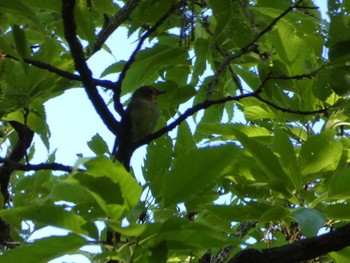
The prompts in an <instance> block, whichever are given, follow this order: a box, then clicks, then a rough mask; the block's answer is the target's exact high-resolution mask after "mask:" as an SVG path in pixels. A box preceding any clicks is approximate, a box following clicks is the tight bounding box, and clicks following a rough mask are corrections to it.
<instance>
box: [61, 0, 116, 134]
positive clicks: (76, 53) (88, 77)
mask: <svg viewBox="0 0 350 263" xmlns="http://www.w3.org/2000/svg"><path fill="white" fill-rule="evenodd" d="M75 2H76V1H75V0H62V19H63V27H64V36H65V38H66V40H67V43H68V45H69V48H70V51H71V55H72V57H73V60H74V64H75V68H76V70H77V71H78V72H79V74H80V77H81V80H82V83H83V85H84V88H85V91H86V93H87V95H88V97H89V99H90V101H91V102H92V104H93V106H94V107H95V110H96V112H97V113H98V114H99V115H100V117H101V119H102V121H103V122H104V124H105V125H106V126H107V128H108V129H109V130H110V131H111V132H112V133H113V134H114V135H117V134H118V133H119V130H120V123H119V122H117V120H116V119H115V118H114V116H113V114H112V113H111V112H110V111H109V109H108V108H107V106H106V104H105V102H104V101H103V99H102V97H101V96H100V94H99V93H98V90H97V87H96V85H95V83H94V81H93V79H92V73H91V70H90V69H89V67H88V66H87V64H86V60H85V56H84V52H83V47H82V45H81V43H80V42H79V41H78V39H77V35H76V32H77V27H76V24H75V20H74V9H75Z"/></svg>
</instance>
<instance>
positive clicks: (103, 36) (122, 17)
mask: <svg viewBox="0 0 350 263" xmlns="http://www.w3.org/2000/svg"><path fill="white" fill-rule="evenodd" d="M139 2H140V0H129V1H128V2H126V4H125V5H124V6H123V7H122V8H121V9H120V10H119V11H118V13H116V14H115V16H114V17H113V18H111V19H110V20H109V21H108V23H107V24H106V25H104V27H103V28H102V29H101V31H100V32H99V33H98V34H97V39H96V41H95V43H94V47H93V49H92V51H91V52H90V55H92V54H94V53H96V52H97V51H99V50H100V49H101V47H102V46H103V44H104V43H105V41H106V40H107V38H108V37H109V36H110V35H111V34H112V33H113V32H114V31H115V30H116V29H117V28H118V27H119V26H120V25H121V24H122V23H123V22H124V21H126V20H127V19H128V18H129V16H130V14H131V13H132V11H134V9H135V8H136V7H137V4H138V3H139Z"/></svg>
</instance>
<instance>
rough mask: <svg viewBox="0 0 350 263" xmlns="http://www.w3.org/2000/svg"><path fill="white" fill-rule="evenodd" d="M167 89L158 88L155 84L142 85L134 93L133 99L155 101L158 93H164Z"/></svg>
mask: <svg viewBox="0 0 350 263" xmlns="http://www.w3.org/2000/svg"><path fill="white" fill-rule="evenodd" d="M164 92H165V91H160V90H157V89H156V88H155V87H153V86H142V87H140V88H138V89H137V90H135V92H134V93H133V94H132V99H145V100H150V101H155V100H156V99H157V97H158V95H160V94H163V93H164Z"/></svg>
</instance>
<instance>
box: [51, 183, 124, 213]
mask: <svg viewBox="0 0 350 263" xmlns="http://www.w3.org/2000/svg"><path fill="white" fill-rule="evenodd" d="M48 199H50V200H53V201H68V202H72V203H74V204H77V205H81V204H89V205H92V206H96V205H97V206H99V208H100V209H101V210H102V211H103V212H104V214H102V215H101V216H106V215H109V214H110V213H112V212H111V211H110V210H109V208H108V206H107V204H106V202H105V201H104V200H103V199H102V198H101V197H100V196H99V195H98V194H96V193H95V192H93V191H91V190H90V189H88V187H85V186H82V185H81V184H80V183H79V181H78V180H76V179H73V178H68V179H66V180H62V181H60V182H59V183H58V184H57V185H55V187H54V188H53V189H52V191H51V194H50V195H49V196H48ZM122 213H123V209H122V207H120V208H119V211H117V212H116V211H113V215H114V216H116V218H118V217H117V216H119V217H120V216H121V215H122Z"/></svg>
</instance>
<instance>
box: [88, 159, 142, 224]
mask: <svg viewBox="0 0 350 263" xmlns="http://www.w3.org/2000/svg"><path fill="white" fill-rule="evenodd" d="M85 166H86V167H87V173H88V174H90V175H92V176H95V177H107V178H109V179H110V180H111V181H112V182H114V183H117V184H118V185H119V188H120V192H121V195H122V197H123V200H124V206H123V207H124V209H125V211H130V210H131V209H133V208H134V207H135V206H136V205H137V203H138V202H139V200H140V196H141V193H142V187H141V186H140V185H139V184H138V182H137V181H136V180H135V178H133V177H132V176H131V174H130V173H128V172H127V171H126V170H125V168H124V167H123V166H122V165H121V164H120V163H119V162H112V160H110V159H108V158H105V157H102V156H101V157H97V158H94V159H92V160H91V161H88V162H87V163H85ZM112 218H114V217H112Z"/></svg>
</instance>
